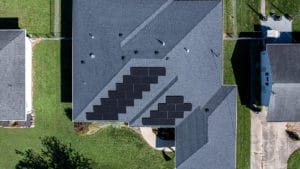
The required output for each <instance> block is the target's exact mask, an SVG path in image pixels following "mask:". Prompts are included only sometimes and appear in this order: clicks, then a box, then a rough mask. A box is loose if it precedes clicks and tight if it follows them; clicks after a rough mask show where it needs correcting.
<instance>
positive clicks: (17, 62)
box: [0, 30, 25, 121]
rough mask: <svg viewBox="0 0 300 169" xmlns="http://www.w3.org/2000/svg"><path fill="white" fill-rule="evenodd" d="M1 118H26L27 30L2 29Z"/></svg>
mask: <svg viewBox="0 0 300 169" xmlns="http://www.w3.org/2000/svg"><path fill="white" fill-rule="evenodd" d="M0 79H1V81H0V91H1V92H0V120H1V121H4V120H25V31H24V30H0Z"/></svg>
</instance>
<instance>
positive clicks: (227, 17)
mask: <svg viewBox="0 0 300 169" xmlns="http://www.w3.org/2000/svg"><path fill="white" fill-rule="evenodd" d="M232 3H233V0H224V1H223V25H224V32H225V33H226V34H227V35H228V36H233V34H234V30H233V22H234V19H233V16H234V15H233V9H232V8H233V6H232Z"/></svg>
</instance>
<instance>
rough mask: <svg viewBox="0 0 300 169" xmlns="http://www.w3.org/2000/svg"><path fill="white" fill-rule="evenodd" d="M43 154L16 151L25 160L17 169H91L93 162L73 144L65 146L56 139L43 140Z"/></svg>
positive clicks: (20, 162) (30, 151)
mask: <svg viewBox="0 0 300 169" xmlns="http://www.w3.org/2000/svg"><path fill="white" fill-rule="evenodd" d="M41 143H42V146H43V148H42V149H41V153H37V152H34V151H33V150H32V149H28V150H25V151H19V150H16V153H17V154H18V155H20V156H22V157H23V158H22V159H21V160H20V161H19V162H18V164H17V165H16V169H91V168H92V167H91V160H90V159H88V158H86V157H84V156H83V155H82V154H80V153H78V152H77V151H75V150H74V149H73V148H72V147H71V144H69V145H67V144H63V143H62V142H61V141H60V140H58V139H57V138H56V137H53V136H52V137H44V138H42V139H41Z"/></svg>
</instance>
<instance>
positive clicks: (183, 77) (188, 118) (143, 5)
mask: <svg viewBox="0 0 300 169" xmlns="http://www.w3.org/2000/svg"><path fill="white" fill-rule="evenodd" d="M73 11H74V15H73V35H74V37H73V120H74V121H78V122H83V121H90V120H92V121H93V120H96V121H97V120H99V121H101V120H103V119H104V120H105V119H106V120H112V121H126V122H128V123H129V125H130V126H137V127H140V126H152V127H175V128H176V167H177V168H181V169H183V168H187V169H191V168H195V167H196V166H197V165H196V164H195V162H193V160H190V159H191V158H192V159H194V160H196V161H199V162H200V163H202V165H203V166H205V168H207V169H215V168H216V167H217V166H219V167H217V168H220V166H221V168H224V169H227V168H228V169H232V168H234V166H235V128H236V126H235V123H236V120H235V119H236V114H235V113H236V90H235V87H232V86H222V2H221V1H220V0H215V1H211V0H210V1H202V0H198V1H197V0H195V1H172V0H155V1H147V0H142V1H137V0H128V1H126V3H123V1H122V2H121V1H119V0H112V1H105V0H102V1H99V0H90V1H88V2H87V1H80V0H75V1H74V9H73ZM112 11H113V12H112ZM136 68H138V69H139V70H140V71H138V72H136V71H135V70H137V69H136ZM155 68H159V69H160V70H161V71H162V72H163V73H162V74H160V76H157V77H154V76H153V74H152V73H150V70H152V69H153V70H155ZM150 77H151V78H157V81H156V80H154V81H153V83H151V84H150V88H148V86H147V85H149V84H148V83H145V82H141V78H142V79H145V78H150ZM130 79H131V80H130ZM132 79H134V80H132ZM141 88H143V89H142V91H140V89H141ZM170 96H177V97H178V98H182V99H183V102H182V103H177V102H176V104H173V103H170V102H169V101H168V99H167V98H170ZM133 98H135V99H133ZM132 101H133V102H132ZM126 104H127V106H124V105H126ZM184 106H186V107H184ZM207 109H209V113H207V112H208V111H207ZM108 112H113V113H108ZM153 112H154V113H153ZM157 112H160V113H161V114H160V115H158V114H157ZM171 113H173V114H171ZM151 114H152V115H151ZM182 115H183V117H182ZM174 117H177V118H174ZM87 118H88V119H87ZM151 118H152V119H151ZM145 119H146V120H145ZM153 119H154V120H153ZM174 121H175V123H174ZM145 122H146V123H145ZM151 122H152V123H151ZM219 137H223V139H220V138H219ZM224 138H226V139H224ZM215 139H220V140H215ZM220 141H221V142H220ZM215 144H220V145H222V144H223V145H225V146H227V147H226V148H223V147H221V146H220V145H218V146H216V145H215ZM216 148H219V151H218V152H217V149H216ZM215 153H217V154H215ZM206 155H207V157H206V158H212V159H214V160H216V157H217V160H219V159H220V160H224V158H225V157H226V156H227V157H228V159H229V160H230V161H227V162H218V163H214V164H212V163H211V162H210V161H209V160H206V161H205V160H203V159H204V158H203V157H204V156H206ZM224 164H226V165H224Z"/></svg>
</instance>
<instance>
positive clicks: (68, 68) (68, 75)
mask: <svg viewBox="0 0 300 169" xmlns="http://www.w3.org/2000/svg"><path fill="white" fill-rule="evenodd" d="M72 4H73V1H72V0H63V1H61V36H62V37H69V38H71V37H72ZM60 49H61V52H60V53H61V101H62V102H72V40H62V41H61V48H60Z"/></svg>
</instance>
